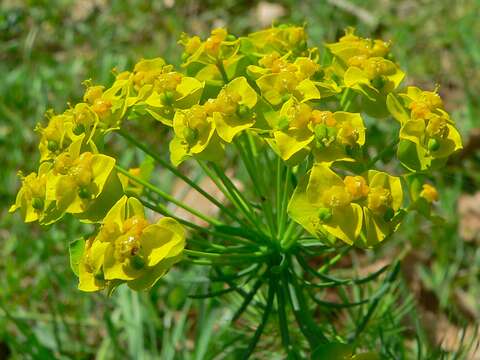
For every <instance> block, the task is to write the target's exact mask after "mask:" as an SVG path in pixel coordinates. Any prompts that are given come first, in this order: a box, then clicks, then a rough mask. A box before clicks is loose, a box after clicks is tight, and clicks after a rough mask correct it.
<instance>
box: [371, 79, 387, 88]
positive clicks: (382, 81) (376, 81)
mask: <svg viewBox="0 0 480 360" xmlns="http://www.w3.org/2000/svg"><path fill="white" fill-rule="evenodd" d="M385 84H386V80H385V77H384V76H377V77H375V78H373V80H372V86H373V87H374V88H375V89H377V90H381V89H383V87H384V86H385Z"/></svg>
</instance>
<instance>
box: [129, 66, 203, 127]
mask: <svg viewBox="0 0 480 360" xmlns="http://www.w3.org/2000/svg"><path fill="white" fill-rule="evenodd" d="M202 91H203V83H202V82H200V81H198V80H197V79H195V78H193V77H187V76H182V74H180V73H177V72H168V73H163V74H160V75H159V76H158V77H157V78H156V79H155V81H154V84H153V87H152V91H151V93H150V94H149V95H148V97H147V98H146V99H145V100H144V101H139V102H137V104H136V106H135V108H134V111H137V112H138V111H140V112H146V113H148V114H150V115H151V116H152V117H153V118H154V119H155V120H158V121H160V122H162V123H163V124H165V125H168V126H172V125H173V116H174V114H175V110H176V109H188V108H190V107H192V106H193V105H195V104H198V102H199V101H200V97H201V95H202Z"/></svg>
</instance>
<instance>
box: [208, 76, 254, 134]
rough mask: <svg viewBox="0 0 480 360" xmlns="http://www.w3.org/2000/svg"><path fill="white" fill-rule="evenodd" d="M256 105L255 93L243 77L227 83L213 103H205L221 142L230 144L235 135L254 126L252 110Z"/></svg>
mask: <svg viewBox="0 0 480 360" xmlns="http://www.w3.org/2000/svg"><path fill="white" fill-rule="evenodd" d="M256 103H257V93H256V92H255V90H253V89H252V87H251V86H250V85H249V84H248V82H247V79H246V78H245V77H238V78H236V79H235V80H232V81H231V82H229V83H228V84H227V85H225V87H224V88H223V89H222V90H221V91H220V93H219V94H218V96H217V98H216V99H215V100H214V101H212V102H209V103H207V104H208V105H207V106H209V107H210V109H209V111H210V112H213V120H214V122H215V129H216V131H217V134H218V135H219V136H220V138H221V139H222V140H224V141H226V142H227V143H230V142H232V140H233V138H234V137H235V135H237V134H238V133H239V132H241V131H243V130H245V129H248V128H250V127H252V126H253V124H255V113H254V111H253V108H254V106H255V105H256Z"/></svg>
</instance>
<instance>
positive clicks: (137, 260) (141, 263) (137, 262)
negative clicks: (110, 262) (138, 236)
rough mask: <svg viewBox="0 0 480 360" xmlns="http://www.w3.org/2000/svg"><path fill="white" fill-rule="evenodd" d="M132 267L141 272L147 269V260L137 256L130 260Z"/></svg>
mask: <svg viewBox="0 0 480 360" xmlns="http://www.w3.org/2000/svg"><path fill="white" fill-rule="evenodd" d="M130 265H132V267H133V268H134V269H136V270H140V269H143V268H144V267H145V260H143V258H142V257H141V256H140V255H138V254H135V255H133V256H132V257H131V258H130Z"/></svg>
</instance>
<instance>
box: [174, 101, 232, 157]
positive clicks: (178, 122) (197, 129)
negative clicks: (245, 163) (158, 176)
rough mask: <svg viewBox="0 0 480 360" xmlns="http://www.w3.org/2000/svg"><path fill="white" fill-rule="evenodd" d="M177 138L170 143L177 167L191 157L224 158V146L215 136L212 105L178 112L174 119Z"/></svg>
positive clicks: (208, 104)
mask: <svg viewBox="0 0 480 360" xmlns="http://www.w3.org/2000/svg"><path fill="white" fill-rule="evenodd" d="M173 130H174V132H175V137H174V138H173V139H172V141H171V142H170V159H171V161H172V163H173V164H174V165H175V166H177V165H179V164H180V163H181V162H183V161H184V160H185V159H186V158H188V157H190V156H199V157H200V158H202V159H206V160H217V159H219V158H221V157H222V156H223V145H222V144H221V142H220V139H219V138H218V136H217V135H216V134H215V123H214V120H213V111H211V106H210V103H207V104H205V105H194V106H192V107H191V108H190V109H188V110H184V111H182V110H178V111H177V112H176V113H175V116H174V118H173Z"/></svg>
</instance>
